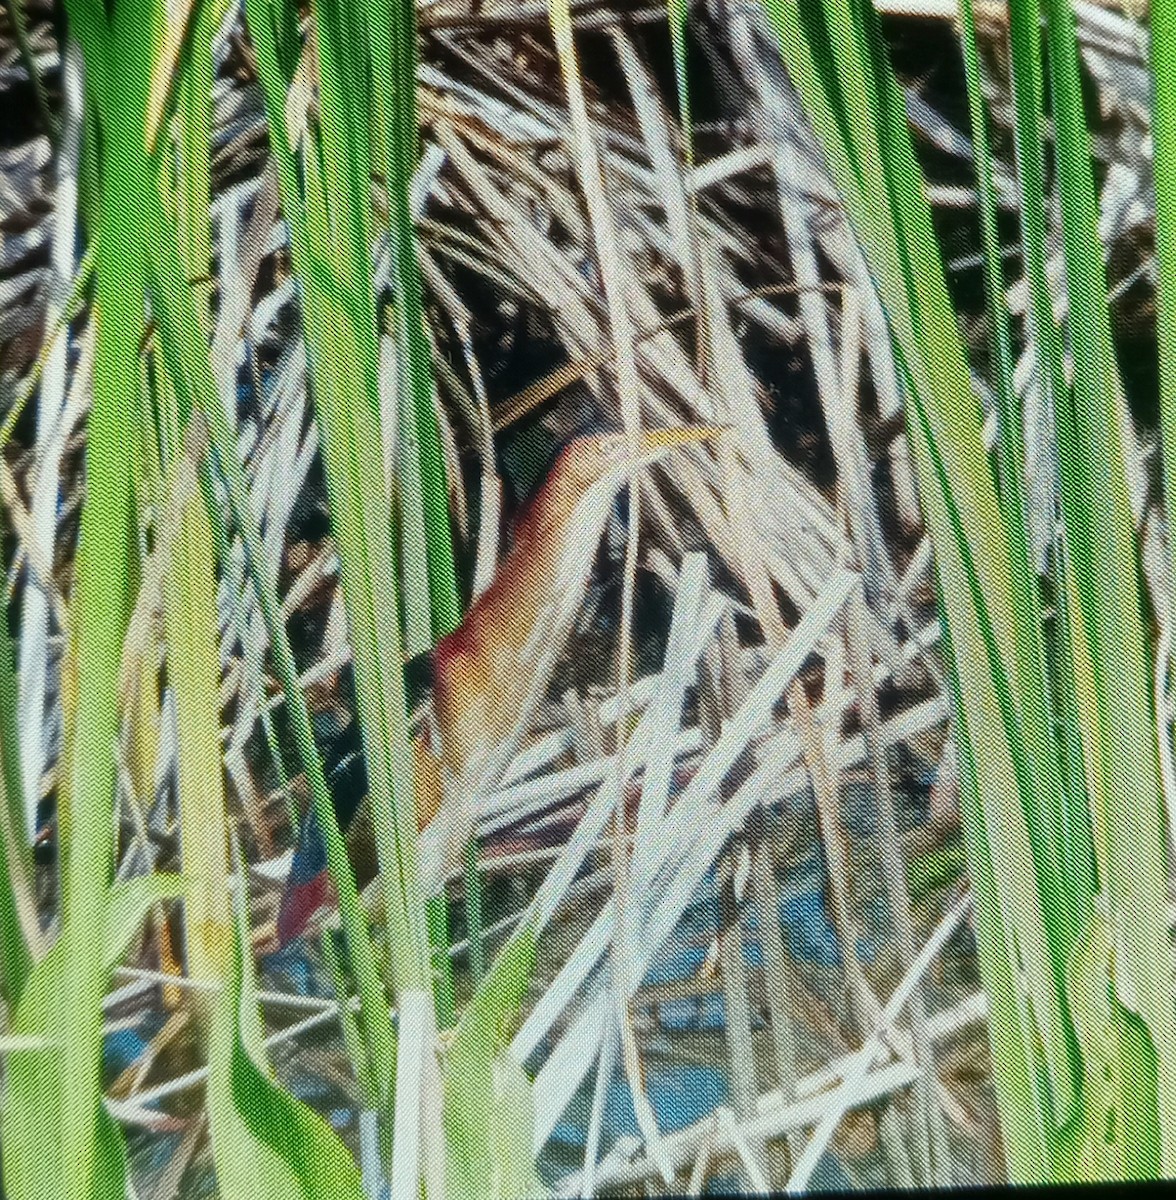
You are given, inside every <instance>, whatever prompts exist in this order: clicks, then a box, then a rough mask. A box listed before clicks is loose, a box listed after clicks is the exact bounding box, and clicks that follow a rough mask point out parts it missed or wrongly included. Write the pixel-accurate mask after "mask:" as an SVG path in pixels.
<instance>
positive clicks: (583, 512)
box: [278, 425, 722, 945]
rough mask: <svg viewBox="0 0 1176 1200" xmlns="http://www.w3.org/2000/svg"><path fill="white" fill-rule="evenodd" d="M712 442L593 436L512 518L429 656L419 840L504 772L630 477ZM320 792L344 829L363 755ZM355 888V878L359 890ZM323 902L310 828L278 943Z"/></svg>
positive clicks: (316, 837) (320, 861) (700, 429)
mask: <svg viewBox="0 0 1176 1200" xmlns="http://www.w3.org/2000/svg"><path fill="white" fill-rule="evenodd" d="M720 432H722V429H721V428H720V427H716V426H711V425H692V426H682V427H678V428H671V429H656V430H646V431H644V432H643V433H641V434H640V435H639V438H638V445H637V447H636V449H634V446H633V443H632V441H631V439H630V435H628V434H625V433H610V434H595V435H591V436H584V437H578V438H575V439H573V440H572V441H570V442H568V444H567V445H566V446H565V447H564V448H563V450H562V451H561V452H560V454H559V456H558V458H557V459H556V461H555V465H554V466H553V467H552V469H551V471H550V473H549V474H548V476H547V478H546V479H545V481H544V482H543V484H542V485H541V486H540V488H539V490H538V492H537V493H536V494H535V496H534V497H533V498H532V499H531V501H530V502H529V503H528V504H527V505H526V506H525V507H524V508H523V510H522V512H521V513H520V515H519V518H518V520H517V522H516V524H515V529H514V541H513V544H512V545H511V548H510V550H509V552H508V553H507V554H506V556H505V557H504V558H503V559H502V561H501V563H500V564H499V567H498V571H497V573H496V575H495V577H494V579H493V580H492V581H491V583H490V585H489V586H488V587H487V588H486V590H485V591H484V592H482V594H481V595H480V596H478V597H477V599H476V600H475V601H474V603H473V604H472V605H471V606H470V608H469V610H468V611H467V613H466V615H465V619H464V620H463V621H462V624H461V625H460V626H458V628H457V629H455V630H454V631H453V632H452V633H450V634H449V635H448V636H447V637H445V638H443V639H442V640H441V641H440V642H438V643H437V645H436V647H434V649H433V651H432V653H431V655H430V656H429V660H430V661H429V666H430V668H431V672H430V673H431V677H432V689H431V699H430V702H429V708H430V709H431V712H430V714H429V716H430V719H429V720H428V721H427V722H426V723H425V724H426V728H425V729H424V731H423V732H421V733H420V734H418V735H417V736H416V737H415V739H414V745H413V754H414V761H415V766H416V803H417V822H418V826H419V828H420V829H422V830H423V829H425V828H426V826H428V825H429V824H430V822H432V821H433V820H434V818H435V817H437V815H438V812H439V810H440V809H441V808H442V806H443V805H444V806H445V807H446V808H447V809H452V807H453V804H454V803H455V797H464V796H465V795H466V794H467V793H468V792H469V790H470V789H471V788H473V787H475V786H476V785H477V784H478V783H479V782H480V781H481V780H482V779H483V778H484V777H485V775H486V774H487V772H488V771H489V770H491V769H492V768H493V767H495V766H499V767H504V766H505V765H506V764H505V762H502V761H501V759H502V757H503V755H504V751H505V752H506V753H507V754H509V752H510V746H511V743H512V740H513V739H514V738H515V737H517V736H518V734H519V732H520V730H521V726H522V725H524V724H525V722H526V720H527V716H528V713H529V711H530V708H531V706H532V705H533V704H534V703H536V702H537V701H538V700H539V699H540V698H541V694H542V692H543V691H544V690H545V689H546V687H547V684H548V681H549V680H548V676H549V674H550V669H551V667H552V665H553V664H554V660H555V656H556V654H557V653H558V651H559V650H560V648H561V647H562V644H563V640H564V638H565V637H566V634H567V632H568V630H569V628H570V624H571V621H572V620H573V619H574V617H575V613H576V610H577V608H578V605H579V601H580V597H581V595H582V593H583V588H584V583H585V581H586V580H587V578H588V576H589V573H590V571H591V569H592V562H593V559H594V558H595V555H596V549H597V546H598V545H599V542H600V538H601V535H602V534H603V532H604V529H605V526H606V524H607V521H608V515H609V512H610V510H611V508H612V506H613V503H614V502H615V500H616V497H617V494H618V493H619V492H620V490H621V488H622V487H623V486H624V485H625V483H626V482H627V481H628V480H629V478H630V476H631V474H632V472H633V471H634V470H635V469H638V468H640V467H643V466H645V465H648V464H650V463H652V462H654V461H656V460H657V459H659V458H661V457H662V456H663V455H664V454H666V453H668V452H669V451H670V450H672V449H673V448H674V447H677V446H683V445H688V444H691V443H695V442H698V441H700V440H702V439H705V438H710V437H713V436H715V435H717V434H718V433H720ZM329 783H330V785H331V789H332V795H333V798H334V807H335V813H336V816H337V817H338V819H339V823H340V826H341V827H342V828H343V829H346V828H347V826H348V825H349V823H350V821H351V818H352V817H353V815H354V814H355V812H356V810H357V809H358V807H359V804H360V801H361V799H362V797H363V795H364V794H365V792H366V775H365V774H364V773H363V761H362V754H360V753H359V752H358V751H357V750H353V751H352V752H351V753H350V754H348V755H346V756H344V757H343V758H342V759H341V760H339V761H337V762H336V763H335V765H334V767H333V769H332V770H331V771H330V773H329ZM449 815H452V814H449ZM460 824H461V822H460V821H456V822H455V825H458V826H460ZM459 836H460V835H459V834H456V833H451V834H449V835H448V836H447V838H446V841H447V842H448V843H449V844H450V845H452V844H453V842H454V841H455V840H456V839H458V838H459ZM365 882H367V881H365V880H364V879H362V878H361V879H360V880H359V883H360V886H363V885H364V883H365ZM327 896H328V884H327V878H326V856H325V852H324V849H323V843H322V838H321V835H320V834H319V832H318V829H317V827H316V826H315V824H314V820H313V817H310V818H308V819H307V820H306V822H305V823H304V825H303V829H302V831H301V834H300V837H299V841H298V845H297V847H296V849H295V852H294V857H293V860H292V863H291V867H290V874H289V877H288V881H287V885H286V891H285V894H284V895H283V897H282V903H281V906H280V908H279V913H278V939H279V942H280V943H281V944H283V945H284V944H286V943H287V942H288V941H289V940H290V939H291V938H292V937H294V936H296V935H297V934H298V933H300V932H301V931H302V930H303V929H304V928H305V927H306V924H307V922H308V921H309V919H310V918H311V916H312V915H313V914H314V913H315V912H316V911H317V910H318V909H319V907H320V906H321V905H322V904H323V903H324V902H325V900H326V899H327Z"/></svg>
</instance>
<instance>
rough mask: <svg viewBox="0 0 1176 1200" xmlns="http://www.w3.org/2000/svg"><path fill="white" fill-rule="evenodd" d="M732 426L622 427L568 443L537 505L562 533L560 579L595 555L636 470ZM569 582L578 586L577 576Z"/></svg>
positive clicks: (567, 580)
mask: <svg viewBox="0 0 1176 1200" xmlns="http://www.w3.org/2000/svg"><path fill="white" fill-rule="evenodd" d="M727 429H728V426H725V425H679V426H673V427H670V428H668V429H644V430H641V431H640V432H639V433H638V434H637V435H636V437H634V436H633V435H630V434H628V433H625V432H619V431H618V432H608V433H594V434H589V435H584V436H581V437H577V438H573V439H572V440H571V441H570V442H568V444H567V445H566V446H565V447H564V448H563V450H562V451H561V452H560V455H559V457H558V458H557V459H556V461H555V465H554V467H553V468H552V470H551V473H550V475H549V476H548V477H547V481H546V483H545V484H544V487H543V494H542V496H541V498H540V503H539V505H538V508H539V510H540V511H541V512H542V514H543V519H544V520H545V521H547V522H550V523H551V524H552V525H554V527H555V528H556V529H557V530H559V532H560V534H561V540H562V542H563V548H564V555H563V559H564V561H563V562H562V563H561V568H562V569H561V571H560V575H561V577H570V576H575V577H576V579H578V578H579V575H580V573H581V568H582V567H584V566H585V565H586V562H587V561H588V559H590V557H591V555H592V554H594V553H595V548H596V545H597V543H598V542H599V539H600V535H601V532H602V531H603V529H604V526H605V524H606V522H607V520H608V514H609V510H610V509H611V507H612V505H613V503H614V501H615V500H616V498H617V495H618V493H619V492H620V491H621V489H622V488H623V487H624V486H625V484H626V483H628V481H629V479H630V477H631V476H632V474H633V472H634V471H635V470H638V469H640V468H642V467H646V466H649V465H650V464H652V463H655V462H657V461H658V460H659V459H662V458H664V457H665V456H666V455H667V454H669V453H671V452H672V451H673V450H675V449H677V448H679V447H683V446H689V445H695V444H697V443H699V442H702V441H707V440H709V439H712V438H715V437H717V436H719V435H720V434H722V433H724V432H726V431H727ZM586 556H587V558H586ZM581 559H584V560H585V562H581ZM573 560H574V561H573ZM566 582H567V583H568V584H569V585H571V586H575V581H574V580H573V579H572V578H567V579H566Z"/></svg>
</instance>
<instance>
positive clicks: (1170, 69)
mask: <svg viewBox="0 0 1176 1200" xmlns="http://www.w3.org/2000/svg"><path fill="white" fill-rule="evenodd" d="M1151 68H1152V139H1153V143H1154V146H1155V150H1154V160H1153V174H1154V176H1155V191H1156V259H1157V262H1158V266H1159V270H1158V273H1157V278H1156V310H1157V311H1156V342H1157V351H1158V356H1159V374H1160V429H1161V432H1162V434H1163V438H1162V441H1163V446H1162V449H1163V463H1164V484H1165V494H1166V495H1167V496H1169V497H1171V496H1173V495H1176V95H1173V92H1172V82H1171V81H1172V80H1173V79H1176V3H1174V2H1173V0H1152V6H1151ZM1170 512H1171V502H1170V504H1169V513H1170ZM1168 544H1169V555H1170V559H1169V571H1170V575H1171V580H1172V582H1171V583H1170V585H1169V594H1170V595H1171V596H1173V597H1176V537H1174V536H1173V532H1172V518H1171V516H1169V524H1168ZM1172 616H1173V614H1171V613H1169V614H1167V619H1168V620H1169V621H1171V620H1172Z"/></svg>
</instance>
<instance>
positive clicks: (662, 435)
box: [639, 425, 732, 462]
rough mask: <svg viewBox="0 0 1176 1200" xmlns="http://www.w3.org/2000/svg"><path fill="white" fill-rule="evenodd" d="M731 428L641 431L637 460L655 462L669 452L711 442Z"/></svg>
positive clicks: (699, 427) (714, 427)
mask: <svg viewBox="0 0 1176 1200" xmlns="http://www.w3.org/2000/svg"><path fill="white" fill-rule="evenodd" d="M731 428H732V427H731V426H730V425H671V426H670V427H669V428H667V429H643V430H642V431H641V435H640V438H641V440H640V447H641V449H640V452H639V458H640V460H641V461H642V462H655V461H656V460H657V459H659V458H661V457H663V456H664V455H666V454H668V453H669V452H670V451H671V450H676V449H678V448H679V447H680V446H691V445H694V444H695V443H697V442H707V441H711V440H712V439H714V438H717V437H719V436H721V435H722V434H724V433H728V432H729V431H730V430H731Z"/></svg>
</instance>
